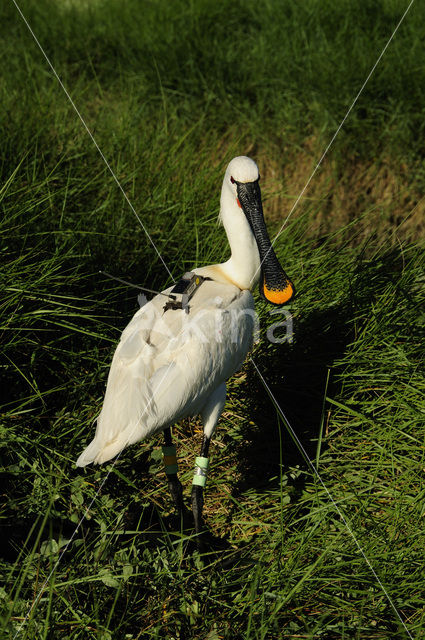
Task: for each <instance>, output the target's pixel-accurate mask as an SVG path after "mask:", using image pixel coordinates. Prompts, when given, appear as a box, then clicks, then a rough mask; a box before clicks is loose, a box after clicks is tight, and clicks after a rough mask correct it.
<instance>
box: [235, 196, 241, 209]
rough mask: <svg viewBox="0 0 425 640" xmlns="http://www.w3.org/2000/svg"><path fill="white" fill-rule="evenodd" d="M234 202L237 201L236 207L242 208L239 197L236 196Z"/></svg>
mask: <svg viewBox="0 0 425 640" xmlns="http://www.w3.org/2000/svg"><path fill="white" fill-rule="evenodd" d="M236 202H237V203H238V207H239V208H240V209H242V205H241V203H240V202H239V198H236Z"/></svg>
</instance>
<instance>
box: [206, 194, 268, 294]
mask: <svg viewBox="0 0 425 640" xmlns="http://www.w3.org/2000/svg"><path fill="white" fill-rule="evenodd" d="M220 219H221V221H222V223H223V226H224V228H225V230H226V234H227V238H228V241H229V245H230V250H231V257H230V258H229V260H227V261H226V262H223V263H221V264H214V265H211V266H209V267H202V268H200V269H196V270H195V271H196V273H199V274H200V275H203V276H204V277H209V278H212V279H213V280H216V281H218V282H223V283H230V284H234V285H236V286H237V287H238V288H239V289H252V288H253V287H254V286H255V284H256V283H257V282H258V279H259V268H260V255H259V253H258V248H257V243H256V241H255V237H254V234H253V233H252V231H251V227H250V226H249V222H248V220H247V219H246V216H245V214H244V212H243V211H242V209H241V208H240V207H239V205H238V203H237V200H236V198H235V196H234V194H232V193H231V192H230V190H229V189H228V188H226V186H225V185H223V189H222V193H221V207H220Z"/></svg>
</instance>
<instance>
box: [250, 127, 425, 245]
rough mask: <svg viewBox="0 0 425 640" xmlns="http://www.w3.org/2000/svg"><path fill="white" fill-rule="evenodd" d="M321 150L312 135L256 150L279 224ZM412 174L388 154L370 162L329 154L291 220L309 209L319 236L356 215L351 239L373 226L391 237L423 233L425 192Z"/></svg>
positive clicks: (311, 230)
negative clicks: (293, 146) (283, 146)
mask: <svg viewBox="0 0 425 640" xmlns="http://www.w3.org/2000/svg"><path fill="white" fill-rule="evenodd" d="M322 152H323V150H320V149H319V145H318V144H317V142H316V140H315V139H314V138H312V139H310V140H308V141H307V142H306V143H305V144H304V146H303V148H301V149H299V148H298V149H297V150H296V151H289V152H288V151H286V150H284V153H279V150H278V149H275V150H273V152H272V153H270V149H268V150H263V149H259V150H258V152H257V154H256V159H257V162H258V165H259V166H260V168H261V176H262V185H263V190H264V196H265V201H266V204H265V214H266V216H267V217H268V219H269V221H271V222H275V223H276V226H277V228H279V227H280V226H281V225H282V224H283V222H284V221H285V219H286V217H287V216H288V214H289V212H290V211H291V208H292V206H293V204H294V203H295V201H296V200H297V198H298V196H299V194H300V193H301V191H302V189H303V188H304V186H305V184H306V182H307V180H308V179H309V178H310V176H311V174H312V172H313V171H314V168H315V166H316V164H317V162H318V159H319V158H320V156H321V153H322ZM342 164H343V167H342ZM413 179H414V176H412V175H411V174H410V173H409V167H408V166H407V165H406V164H401V165H396V163H395V161H392V160H391V159H389V158H387V157H385V156H383V157H381V158H378V159H376V158H374V159H372V160H371V161H370V162H365V161H364V160H359V159H355V158H349V157H347V158H346V159H345V161H344V162H343V163H342V162H341V159H338V161H337V160H334V159H332V156H331V154H330V155H329V156H328V157H326V158H325V159H324V161H323V162H322V164H321V166H320V168H319V169H318V171H317V172H316V173H315V175H314V177H313V179H312V180H311V182H310V184H309V186H308V187H307V189H306V191H305V192H304V194H303V196H302V198H301V199H300V201H299V202H298V204H297V205H296V207H295V209H294V211H293V213H292V214H291V221H292V220H294V219H296V218H300V217H301V216H303V215H305V214H306V212H307V211H309V212H310V215H309V221H310V224H309V226H308V232H307V235H308V236H309V237H311V238H312V239H315V240H319V239H320V238H323V237H324V236H327V235H328V234H330V233H333V232H336V231H338V230H339V229H342V228H344V227H346V225H348V224H350V223H351V222H353V221H356V233H355V235H354V234H353V238H352V243H353V244H357V243H359V242H360V241H361V240H362V239H364V238H365V237H367V236H370V234H371V232H377V233H378V235H379V237H381V238H385V239H387V240H388V239H390V240H391V241H392V243H396V242H399V241H410V242H411V241H416V240H417V239H419V238H422V237H424V236H425V195H424V194H422V193H420V191H419V189H418V188H417V187H415V185H414V181H413Z"/></svg>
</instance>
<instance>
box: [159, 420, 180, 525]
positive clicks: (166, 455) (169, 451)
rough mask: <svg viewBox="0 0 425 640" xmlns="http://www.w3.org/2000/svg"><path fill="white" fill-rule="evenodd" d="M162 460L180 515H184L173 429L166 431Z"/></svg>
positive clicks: (169, 487)
mask: <svg viewBox="0 0 425 640" xmlns="http://www.w3.org/2000/svg"><path fill="white" fill-rule="evenodd" d="M162 459H163V461H164V467H165V473H166V474H167V479H168V489H169V491H170V493H171V497H172V499H173V502H174V506H175V507H176V509H177V511H178V512H179V514H181V515H182V514H183V512H184V505H183V489H182V485H181V483H180V480H179V479H178V477H177V471H178V469H179V467H178V464H177V458H176V445H174V444H173V441H172V439H171V429H170V427H168V428H167V429H165V430H164V445H163V447H162Z"/></svg>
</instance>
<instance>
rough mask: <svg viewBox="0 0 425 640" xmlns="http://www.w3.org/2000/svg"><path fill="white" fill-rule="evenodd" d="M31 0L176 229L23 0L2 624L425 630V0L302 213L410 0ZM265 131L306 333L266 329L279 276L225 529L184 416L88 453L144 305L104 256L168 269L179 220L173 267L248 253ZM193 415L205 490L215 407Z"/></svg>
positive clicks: (246, 393) (287, 263)
mask: <svg viewBox="0 0 425 640" xmlns="http://www.w3.org/2000/svg"><path fill="white" fill-rule="evenodd" d="M18 5H19V7H20V8H21V10H22V12H23V14H24V16H25V17H26V19H27V20H28V23H29V25H30V26H31V28H32V29H33V31H34V34H35V35H36V37H37V38H38V40H39V42H40V44H41V46H42V48H43V50H44V51H45V53H46V55H47V56H48V58H49V59H50V61H51V63H52V64H53V66H54V68H55V70H56V71H57V73H58V75H59V76H60V78H61V80H62V81H63V83H64V85H65V87H66V88H67V90H68V91H69V93H70V95H71V96H72V99H73V101H74V103H75V106H76V107H77V109H78V111H79V113H80V114H81V117H82V118H83V119H84V121H85V122H86V124H87V126H88V128H89V130H90V131H91V132H92V133H93V135H94V137H95V139H96V142H97V144H98V145H99V147H100V149H101V151H102V153H103V154H104V156H105V158H106V159H107V161H108V162H109V163H110V167H111V169H112V170H113V172H114V174H115V175H116V177H117V179H118V180H119V182H120V184H121V185H122V188H123V189H124V191H125V194H126V195H127V197H128V198H129V200H130V202H131V203H132V205H133V207H134V210H135V211H136V212H137V215H138V216H139V218H140V220H141V221H142V223H143V225H144V227H145V229H146V231H147V232H148V233H149V236H150V238H148V237H147V234H146V233H145V231H144V230H143V228H142V226H141V224H140V222H139V220H138V219H137V217H136V216H135V215H134V212H133V211H132V209H131V208H130V206H129V204H128V202H127V201H126V199H125V198H124V197H123V193H122V192H121V191H120V189H119V188H118V186H117V183H116V182H115V180H114V179H113V177H112V175H111V173H110V171H109V169H108V167H107V166H106V164H105V162H104V160H103V159H102V157H101V156H100V154H99V152H98V150H97V149H96V147H95V145H94V144H93V142H92V140H91V139H90V137H89V136H88V134H87V131H86V130H85V128H84V126H83V124H82V122H81V120H80V118H79V117H78V114H77V113H76V111H75V110H74V108H73V107H72V105H71V104H70V102H69V100H68V98H67V97H66V95H65V94H64V92H63V91H62V89H61V87H60V85H59V82H58V80H57V79H56V78H55V77H54V75H53V73H52V71H51V69H50V68H49V65H48V63H47V61H46V59H45V58H44V56H43V53H42V52H41V50H40V48H39V47H38V46H37V44H36V42H35V41H34V39H33V38H32V36H31V34H30V32H29V31H28V28H27V26H26V25H25V23H24V21H23V19H22V17H21V16H20V14H19V12H18V10H17V8H16V6H15V4H14V2H13V1H9V0H8V1H7V2H4V3H2V5H1V7H0V25H1V27H0V28H1V39H0V50H1V53H2V65H1V69H0V74H1V82H0V95H1V103H2V109H3V118H2V122H3V129H2V145H1V149H0V173H1V186H0V205H1V208H2V214H3V215H2V219H1V222H0V232H1V237H2V244H1V250H2V257H3V260H2V265H3V268H2V271H1V273H2V278H3V281H2V287H1V293H0V296H1V307H0V308H1V335H2V356H1V372H2V385H1V392H0V395H1V398H0V400H1V411H2V414H1V422H0V435H1V439H0V444H1V448H2V457H1V466H0V473H1V476H2V484H3V490H2V499H1V510H0V529H1V533H2V538H3V541H4V542H3V544H2V548H1V559H0V571H1V574H2V580H1V588H0V602H1V611H2V622H1V628H2V637H4V638H8V639H10V640H15V638H16V639H18V638H19V639H22V640H24V639H27V640H30V639H31V640H33V639H34V638H37V639H38V638H40V639H44V640H47V639H49V640H50V639H56V638H61V639H65V638H70V639H71V638H72V640H78V639H86V638H93V639H97V640H108V639H111V640H113V639H115V638H116V639H118V638H119V639H121V638H128V639H131V638H133V639H136V638H137V639H142V638H143V639H144V638H166V639H167V640H168V639H169V640H171V639H173V638H176V639H177V638H192V637H193V638H202V639H205V640H207V639H208V640H218V639H222V638H228V639H232V640H234V639H238V638H241V639H242V638H243V639H244V640H254V639H255V640H257V639H258V640H260V639H261V640H272V639H273V640H274V639H275V638H282V639H286V638H288V639H290V638H308V639H311V640H313V639H316V638H326V639H335V640H336V639H338V640H340V639H347V640H353V639H362V640H363V639H366V638H368V639H369V638H371V639H373V640H379V639H383V638H400V639H405V638H409V637H411V638H412V637H414V638H421V637H424V634H425V607H424V599H423V591H424V577H423V549H424V545H425V536H424V532H423V526H422V521H423V518H424V513H425V512H424V496H425V460H424V451H425V450H424V445H425V429H424V413H425V378H424V374H423V370H424V369H423V364H424V363H423V346H422V342H423V333H424V325H425V307H424V302H425V292H424V282H425V273H424V267H425V265H424V254H423V193H424V187H425V179H424V170H423V157H424V154H425V148H424V139H425V131H424V126H425V125H424V122H425V121H424V117H423V104H424V102H425V100H424V95H423V94H424V90H425V89H424V87H425V66H424V64H423V40H424V35H425V34H424V30H425V8H424V6H423V5H422V4H420V3H419V2H416V3H414V4H413V6H412V7H411V9H410V11H409V13H408V14H407V16H406V18H405V20H404V22H403V24H402V25H401V26H400V28H399V30H398V31H397V33H396V35H395V37H394V40H393V42H392V43H391V44H390V46H389V47H388V49H387V51H386V53H385V55H384V56H383V58H382V60H381V62H380V64H379V65H378V67H377V68H376V70H375V72H374V74H373V76H372V77H371V79H370V81H369V83H368V84H367V86H366V87H365V89H364V91H363V92H362V94H361V96H360V98H359V100H358V102H357V103H356V105H355V108H354V109H353V111H352V112H351V114H350V116H349V118H348V119H347V120H346V122H345V124H344V127H343V128H342V130H341V131H340V133H339V134H338V136H337V138H336V139H335V141H334V143H333V145H332V147H331V149H330V150H329V152H328V155H327V157H326V158H325V160H324V162H323V164H322V166H321V168H320V169H319V170H318V171H317V173H316V174H315V176H314V178H313V180H312V182H311V185H310V186H309V188H308V190H307V191H306V192H305V194H304V196H303V197H302V198H301V200H300V202H299V203H298V204H297V206H296V208H295V209H294V211H293V212H292V213H291V214H290V217H289V219H287V216H288V214H289V213H290V212H291V208H292V206H293V204H294V203H295V201H296V198H297V197H298V195H299V193H300V191H301V189H302V188H303V187H304V185H305V183H306V182H307V180H308V178H309V177H310V175H311V172H312V171H313V169H314V167H315V166H316V164H317V161H318V160H319V158H320V157H321V155H322V153H323V151H324V149H325V148H326V146H327V145H328V143H329V141H330V140H331V138H332V136H333V134H334V132H335V131H336V129H337V127H338V125H339V123H340V122H341V120H342V118H343V117H344V115H345V113H346V112H347V109H348V108H349V106H350V105H351V103H352V100H353V98H354V97H355V95H356V94H357V92H358V90H359V89H360V87H361V85H362V83H363V82H364V80H365V78H366V77H367V75H368V73H369V71H370V70H371V68H372V66H373V64H374V63H375V62H376V59H377V57H378V55H379V54H380V52H381V51H382V49H383V47H384V46H385V44H386V42H387V40H388V38H389V37H390V35H391V33H392V32H393V30H394V28H395V27H396V25H397V23H398V21H399V20H400V18H401V16H402V14H403V11H404V10H405V8H407V2H406V3H400V2H396V1H395V0H380V1H379V2H375V1H374V2H372V1H370V2H369V1H365V0H350V1H348V0H347V1H345V0H344V1H341V0H339V1H338V2H337V1H336V0H329V1H327V2H316V1H313V0H306V1H304V2H301V3H294V2H287V1H286V0H285V1H278V0H276V1H275V0H268V1H267V2H261V3H258V2H253V1H251V0H246V1H244V2H241V1H238V0H236V1H235V0H234V1H233V2H228V1H227V0H223V2H216V1H215V2H212V1H210V0H202V1H200V2H197V3H187V2H183V1H180V0H176V2H172V3H170V2H169V3H167V2H163V1H162V0H156V1H152V2H143V3H141V2H137V1H135V0H127V1H125V2H124V1H118V0H111V1H109V2H100V1H97V0H96V2H94V1H93V2H84V1H83V0H81V1H78V0H68V1H67V2H53V0H39V1H38V2H37V3H32V2H30V1H29V0H22V1H21V2H19V0H18ZM402 5H403V6H402ZM404 5H405V6H404ZM240 154H246V155H250V156H252V157H254V158H255V159H256V160H257V162H258V164H259V167H260V172H261V175H262V188H263V195H264V209H265V214H266V217H267V218H268V221H269V226H270V228H271V231H272V233H273V232H275V233H277V232H278V231H279V230H281V227H282V224H283V223H284V221H285V220H286V224H285V226H284V228H283V230H282V233H281V235H280V236H279V239H278V240H277V242H276V245H275V246H276V251H277V253H278V254H279V257H280V259H281V261H282V264H283V266H284V268H285V270H286V271H287V272H288V273H289V274H290V275H291V277H292V278H293V280H294V282H295V284H296V287H297V292H298V296H297V298H296V300H295V301H294V303H293V304H292V306H291V311H292V313H293V322H294V340H293V341H292V342H291V343H284V344H271V343H269V342H268V341H267V339H266V330H267V326H269V325H270V324H271V323H272V322H274V321H275V318H274V317H273V316H270V315H269V309H268V308H267V307H266V306H265V305H263V303H262V302H261V301H260V300H258V308H259V310H260V313H261V318H262V334H261V340H260V341H259V343H258V344H257V345H256V346H255V348H254V350H253V352H252V354H251V358H249V359H248V361H247V362H246V364H245V366H244V368H243V370H242V371H241V372H240V373H239V374H237V375H236V376H235V377H234V378H233V379H232V380H231V382H230V384H229V400H228V403H227V405H226V410H225V413H224V415H223V418H222V420H221V422H220V425H219V428H218V430H217V433H216V436H215V438H214V442H213V446H212V452H211V455H212V469H211V473H210V478H209V481H208V487H207V499H206V509H205V515H206V521H207V524H208V527H209V530H210V533H211V544H210V549H209V550H208V551H207V552H205V553H202V554H201V553H199V551H197V550H196V547H195V545H194V542H193V530H191V528H190V527H189V528H187V529H184V530H182V529H181V527H180V523H179V522H177V521H176V518H175V515H174V513H173V510H172V508H171V500H170V498H169V496H168V492H167V488H166V481H165V477H164V473H163V471H162V468H161V460H160V444H161V441H160V439H157V440H151V441H147V442H144V443H141V444H139V445H135V446H133V447H131V448H129V449H128V450H127V451H126V452H125V454H123V455H122V456H121V457H120V459H119V460H118V462H117V463H116V464H115V465H113V464H110V465H105V466H103V467H101V468H88V469H86V470H81V469H76V468H75V466H74V461H75V459H76V458H77V456H78V455H79V453H80V452H81V450H82V449H83V447H84V445H86V444H87V443H88V441H89V440H90V439H91V436H92V434H93V428H94V426H93V423H94V420H95V418H96V415H97V413H98V411H99V408H100V405H101V401H102V395H103V390H104V385H105V382H106V377H107V372H108V367H109V364H110V360H111V355H112V352H113V349H114V345H115V344H116V341H117V339H118V337H119V335H120V332H121V331H122V329H123V328H124V326H125V325H126V323H127V322H128V320H129V318H130V317H131V316H132V314H133V313H134V312H135V310H136V309H137V291H136V290H133V289H130V288H128V287H125V286H123V285H121V284H118V283H116V282H113V281H111V280H109V279H108V278H106V277H105V276H104V275H102V274H100V273H99V270H106V271H108V272H111V273H113V274H114V275H116V276H118V277H122V278H124V279H126V280H129V281H131V282H134V283H137V284H140V285H146V286H149V287H152V288H164V287H165V286H166V285H167V284H170V282H171V278H170V276H169V274H168V273H167V271H166V269H165V268H164V265H163V264H162V262H161V261H160V259H159V258H158V255H157V253H156V251H155V249H154V247H153V244H155V246H156V247H157V249H158V251H159V252H160V253H161V256H162V258H163V260H164V261H165V263H166V265H167V267H168V268H169V269H170V271H171V273H172V275H173V277H178V276H179V275H180V274H181V273H182V272H183V271H185V270H187V269H188V268H190V267H191V266H192V265H194V264H197V265H200V264H208V263H210V262H217V261H219V260H221V259H224V258H225V256H226V252H227V250H228V249H227V244H226V239H225V237H224V236H223V232H222V230H221V229H220V228H218V227H217V224H216V218H217V214H218V203H219V189H220V185H221V179H222V175H223V171H224V168H225V166H226V164H227V162H228V161H229V160H230V159H231V158H232V157H233V156H234V155H240ZM258 372H260V373H261V376H263V379H262V378H261V377H260V376H259V373H258ZM270 392H271V393H272V394H273V398H271V397H270ZM282 411H283V413H284V415H282ZM288 425H290V427H292V430H293V431H292V430H291V428H290V427H289V426H288ZM174 433H175V436H176V439H177V442H178V456H179V462H180V467H181V479H182V482H183V483H184V486H185V492H186V496H187V501H188V502H189V490H190V483H191V476H192V469H193V463H194V461H193V451H194V447H197V446H198V443H199V442H200V439H201V426H200V424H199V422H198V420H197V419H192V420H190V421H185V422H184V423H181V424H179V425H176V426H175V429H174ZM294 433H295V434H296V437H294ZM311 463H313V465H314V466H315V469H316V470H317V471H318V473H319V474H320V478H319V476H318V475H317V473H316V472H315V471H314V470H313V468H312V465H311ZM359 547H360V548H361V550H362V552H363V554H364V555H363V554H362V552H361V551H360V549H359ZM364 556H365V557H366V558H367V560H368V562H369V563H370V565H369V564H368V562H367V561H366V560H365V557H364ZM371 567H372V568H373V570H374V571H375V572H376V574H377V575H374V573H373V571H372V570H371ZM377 576H378V578H379V579H377Z"/></svg>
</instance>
